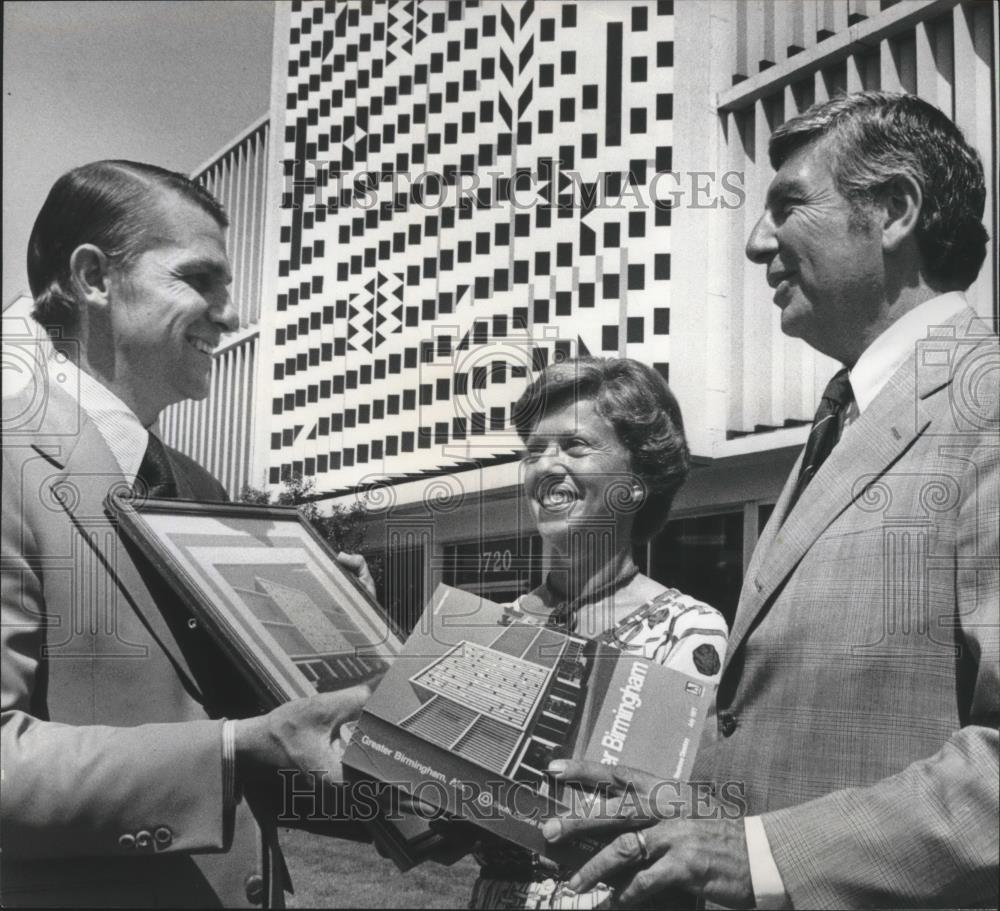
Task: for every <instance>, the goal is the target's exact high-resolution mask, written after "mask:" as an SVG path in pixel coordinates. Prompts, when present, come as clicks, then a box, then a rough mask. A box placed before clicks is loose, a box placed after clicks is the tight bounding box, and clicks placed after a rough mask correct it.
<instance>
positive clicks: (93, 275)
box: [69, 244, 111, 307]
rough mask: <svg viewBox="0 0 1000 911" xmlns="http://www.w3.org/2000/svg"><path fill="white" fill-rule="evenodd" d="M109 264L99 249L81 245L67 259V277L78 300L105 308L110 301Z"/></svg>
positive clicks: (91, 245) (89, 245)
mask: <svg viewBox="0 0 1000 911" xmlns="http://www.w3.org/2000/svg"><path fill="white" fill-rule="evenodd" d="M110 265H111V264H110V262H109V260H108V258H107V256H105V254H104V251H103V250H101V248H100V247H95V246H94V245H93V244H81V245H80V246H79V247H77V248H76V249H75V250H74V251H73V252H72V253H71V254H70V257H69V277H70V281H71V282H72V284H73V289H74V290H75V291H76V293H77V294H78V295H79V297H80V300H82V301H84V302H85V303H87V304H89V305H90V306H94V307H106V306H107V305H108V301H109V300H110V284H111V282H110Z"/></svg>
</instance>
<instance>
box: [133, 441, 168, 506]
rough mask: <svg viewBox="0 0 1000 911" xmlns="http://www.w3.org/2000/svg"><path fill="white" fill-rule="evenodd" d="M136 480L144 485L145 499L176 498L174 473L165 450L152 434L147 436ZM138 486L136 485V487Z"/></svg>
mask: <svg viewBox="0 0 1000 911" xmlns="http://www.w3.org/2000/svg"><path fill="white" fill-rule="evenodd" d="M136 480H137V481H142V483H143V484H144V485H145V495H146V496H147V497H163V498H165V499H168V500H169V499H173V498H175V497H176V496H177V482H176V480H174V472H173V469H172V468H171V467H170V460H169V459H168V458H167V450H166V449H165V448H164V446H163V444H162V443H161V442H160V441H159V439H158V438H157V437H156V435H155V434H153V433H151V434H150V435H149V442H148V443H147V444H146V454H145V456H143V459H142V464H141V465H140V466H139V474H138V475H137V476H136ZM138 486H139V485H138V484H137V485H136V487H137V488H138ZM137 492H141V491H139V490H137Z"/></svg>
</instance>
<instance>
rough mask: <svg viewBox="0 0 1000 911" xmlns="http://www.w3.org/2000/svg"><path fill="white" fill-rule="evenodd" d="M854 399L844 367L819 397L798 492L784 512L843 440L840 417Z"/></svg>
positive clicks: (796, 489)
mask: <svg viewBox="0 0 1000 911" xmlns="http://www.w3.org/2000/svg"><path fill="white" fill-rule="evenodd" d="M853 401H854V392H853V391H852V390H851V381H850V379H849V377H848V375H847V368H846V367H845V368H844V369H843V370H840V371H838V372H837V373H835V374H834V375H833V379H832V380H830V382H829V383H827V385H826V389H824V390H823V398H822V399H821V400H820V403H819V408H817V409H816V417H815V418H814V419H813V425H812V430H810V431H809V439H808V440H806V449H805V455H804V456H803V457H802V468H801V469H800V470H799V480H798V483H797V484H796V485H795V492H794V493H793V494H792V499H791V501H790V502H789V504H788V510H787V511H786V513H785V515H788V513H789V512H791V511H792V507H793V506H795V504H796V503H797V502H798V500H799V497H800V496H802V491H803V490H805V489H806V487H808V486H809V482H810V481H811V480H812V479H813V478H814V477H815V476H816V472H817V471H819V468H820V466H821V465H822V464H823V463H824V462H825V461H826V457H827V456H828V455H829V454H830V453H831V452H832V451H833V447H834V446H836V445H837V441H838V440H839V439H840V429H841V424H842V420H841V419H842V417H843V415H844V412H845V411H846V410H847V408H848V407H849V406H850V404H851V402H853Z"/></svg>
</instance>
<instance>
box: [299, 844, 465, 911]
mask: <svg viewBox="0 0 1000 911" xmlns="http://www.w3.org/2000/svg"><path fill="white" fill-rule="evenodd" d="M281 846H282V849H283V850H284V852H285V860H286V861H287V863H288V869H289V872H290V873H291V874H292V882H293V883H294V884H295V894H294V895H289V896H287V898H288V906H289V907H290V908H465V907H467V906H468V903H469V896H470V895H471V894H472V884H473V882H474V881H475V879H476V875H477V873H478V871H479V865H478V864H477V863H476V862H475V861H474V860H472V858H469V857H466V858H463V859H462V860H460V861H458V863H456V864H454V865H453V866H451V867H443V866H441V865H440V864H435V863H425V864H421V865H420V866H419V867H414V869H412V870H410V872H409V873H400V872H399V870H397V869H396V865H395V864H394V863H393V862H392V861H391V860H387V859H386V858H384V857H381V856H380V855H379V854H378V853H377V852H376V851H375V849H374V848H373V847H372V846H371V845H366V844H361V843H359V842H354V841H341V840H339V839H333V838H324V837H323V836H321V835H312V834H310V833H308V832H302V831H296V830H294V829H282V830H281Z"/></svg>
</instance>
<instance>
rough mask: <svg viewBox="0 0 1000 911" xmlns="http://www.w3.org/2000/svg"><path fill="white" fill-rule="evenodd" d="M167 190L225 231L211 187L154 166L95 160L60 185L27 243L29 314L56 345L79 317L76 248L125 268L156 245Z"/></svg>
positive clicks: (69, 174) (61, 179)
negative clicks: (72, 267) (72, 266)
mask: <svg viewBox="0 0 1000 911" xmlns="http://www.w3.org/2000/svg"><path fill="white" fill-rule="evenodd" d="M170 191H173V192H174V193H177V194H179V195H180V196H181V197H183V198H184V199H187V200H188V201H189V202H192V203H194V204H195V205H197V206H199V207H200V208H201V209H202V210H204V211H205V212H207V213H208V214H209V215H211V216H212V218H214V219H215V220H216V222H218V223H219V225H220V226H221V227H223V228H224V227H226V226H227V225H228V224H229V221H228V219H227V218H226V214H225V212H224V211H223V208H222V206H221V205H220V204H219V203H218V201H217V200H216V199H215V197H214V196H212V194H211V193H209V192H208V190H206V189H205V188H204V187H202V186H199V185H198V184H196V183H195V182H194V181H193V180H190V179H189V178H187V177H185V176H184V175H183V174H178V173H176V172H174V171H167V170H165V169H164V168H158V167H156V165H151V164H142V163H140V162H135V161H95V162H92V163H91V164H85V165H81V166H80V167H79V168H74V169H73V170H72V171H69V172H68V173H66V174H63V176H62V177H60V178H59V179H58V180H57V181H56V182H55V184H54V185H53V187H52V189H51V190H50V191H49V195H48V197H47V198H46V200H45V204H44V205H43V206H42V209H41V211H40V212H39V213H38V217H37V218H36V219H35V226H34V227H33V228H32V230H31V238H30V239H29V241H28V284H29V286H30V287H31V294H32V296H33V297H34V299H35V307H34V311H33V314H32V315H33V316H34V317H35V319H36V320H37V321H38V322H39V323H40V324H41V325H42V326H44V327H45V329H46V331H48V333H49V334H50V335H51V336H52V337H53V340H58V339H60V338H65V337H66V336H67V334H69V333H71V332H72V331H73V330H74V329H75V327H76V323H77V319H78V312H77V310H78V304H77V300H76V297H75V296H74V294H73V289H72V286H71V283H70V275H69V260H70V256H71V255H72V253H73V251H74V250H75V249H76V248H77V247H79V246H80V245H81V244H93V245H94V246H95V247H98V248H99V249H100V250H101V251H102V252H103V253H104V254H105V256H107V257H108V259H110V260H111V261H112V262H113V263H114V264H115V265H116V266H119V267H122V268H124V267H127V266H128V265H130V264H131V263H132V262H133V261H134V260H135V259H136V258H137V257H138V256H139V255H140V254H141V253H142V252H143V251H144V250H147V249H149V247H150V246H151V245H152V243H153V242H154V239H155V235H156V226H157V223H158V218H159V214H160V208H159V206H158V202H159V201H160V200H161V198H162V197H163V196H164V195H165V194H166V193H168V192H170Z"/></svg>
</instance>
